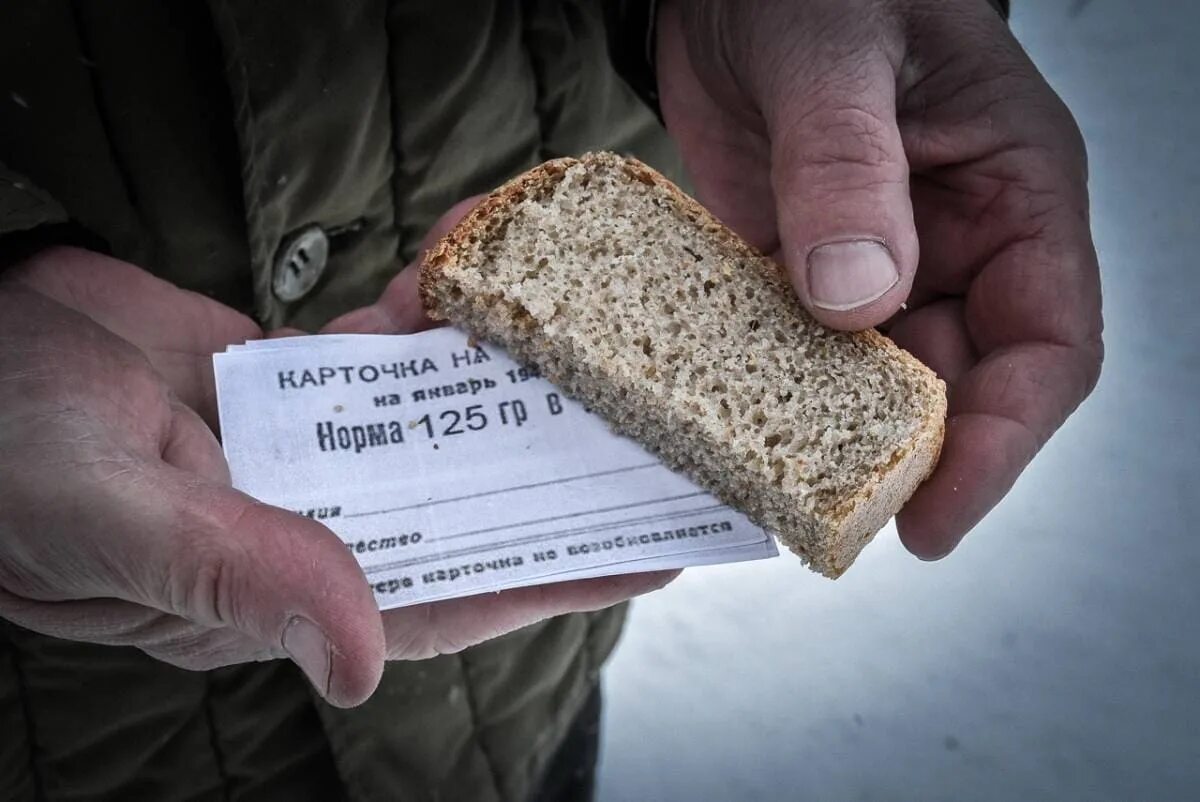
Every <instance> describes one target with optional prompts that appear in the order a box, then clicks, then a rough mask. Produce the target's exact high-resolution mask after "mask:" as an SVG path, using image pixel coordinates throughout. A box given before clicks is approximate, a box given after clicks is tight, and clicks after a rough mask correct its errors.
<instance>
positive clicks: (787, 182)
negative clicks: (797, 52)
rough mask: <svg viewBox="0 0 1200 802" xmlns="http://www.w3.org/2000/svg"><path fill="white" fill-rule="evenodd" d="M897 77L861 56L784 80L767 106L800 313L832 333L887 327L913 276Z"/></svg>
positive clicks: (782, 230) (783, 239)
mask: <svg viewBox="0 0 1200 802" xmlns="http://www.w3.org/2000/svg"><path fill="white" fill-rule="evenodd" d="M895 80H896V79H895V74H894V71H893V70H892V67H891V64H890V63H889V62H888V60H887V58H886V57H885V56H884V55H883V54H882V53H878V52H876V53H858V54H855V55H853V56H850V57H846V58H845V63H844V64H841V65H840V66H839V65H837V64H833V65H829V66H827V67H825V68H823V69H818V70H812V71H809V72H808V73H807V76H802V77H801V78H800V79H799V80H798V81H797V82H795V83H793V82H789V83H787V84H786V86H787V93H786V97H784V98H782V99H780V100H778V101H777V102H775V103H773V104H770V105H769V108H768V109H767V120H768V126H769V131H770V136H771V164H772V168H771V173H772V174H771V181H772V185H773V189H774V192H775V198H776V207H777V210H778V211H777V214H778V225H779V236H780V243H781V246H782V249H783V253H782V257H783V261H784V262H785V263H786V264H787V266H788V271H789V273H790V275H791V279H792V283H793V285H794V286H795V288H796V292H797V294H798V295H799V296H800V299H801V300H802V301H803V302H804V304H805V306H807V307H808V309H809V310H810V311H811V312H812V314H813V315H814V316H815V317H816V318H817V319H818V320H820V321H821V322H822V323H825V324H826V325H828V326H832V327H834V328H839V329H852V330H853V329H865V328H869V327H871V326H876V325H878V324H880V323H882V322H883V321H885V320H887V319H888V318H889V317H891V316H892V315H893V314H895V312H896V311H897V310H898V309H899V308H900V305H901V304H902V303H904V301H905V299H906V298H907V297H908V292H909V289H910V288H911V287H912V279H913V274H914V272H915V271H916V266H917V257H918V246H917V234H916V229H915V227H914V224H913V211H912V200H911V198H910V196H909V184H908V162H907V160H906V158H905V155H904V146H903V143H902V142H901V139H900V131H899V129H898V127H897V124H896V109H895V105H896V104H895Z"/></svg>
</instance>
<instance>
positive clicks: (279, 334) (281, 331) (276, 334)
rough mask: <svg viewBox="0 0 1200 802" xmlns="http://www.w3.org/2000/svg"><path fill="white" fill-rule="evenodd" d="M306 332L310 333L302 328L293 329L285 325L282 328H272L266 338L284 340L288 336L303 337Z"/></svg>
mask: <svg viewBox="0 0 1200 802" xmlns="http://www.w3.org/2000/svg"><path fill="white" fill-rule="evenodd" d="M306 334H308V332H307V331H303V330H301V329H293V328H291V327H289V326H284V327H282V328H278V329H272V330H271V331H270V332H268V333H267V337H266V339H268V340H282V339H285V338H287V337H303V336H304V335H306Z"/></svg>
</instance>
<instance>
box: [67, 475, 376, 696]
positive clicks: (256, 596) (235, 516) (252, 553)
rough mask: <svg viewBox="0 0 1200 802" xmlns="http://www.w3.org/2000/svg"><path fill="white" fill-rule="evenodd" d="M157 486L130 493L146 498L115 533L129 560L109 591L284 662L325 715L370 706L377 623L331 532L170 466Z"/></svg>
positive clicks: (353, 567)
mask: <svg viewBox="0 0 1200 802" xmlns="http://www.w3.org/2000/svg"><path fill="white" fill-rule="evenodd" d="M152 481H153V484H154V485H156V486H155V487H153V488H152V489H151V488H147V487H146V486H145V485H144V484H137V485H136V486H135V488H134V489H135V490H136V491H137V492H138V493H139V494H140V496H141V497H140V498H131V499H128V504H127V505H125V506H126V507H127V509H128V512H127V513H126V514H124V515H122V516H120V517H121V518H123V520H118V521H114V522H113V523H114V525H115V526H116V527H120V529H118V531H119V532H121V534H122V535H123V537H122V538H121V542H119V543H118V544H114V545H115V546H116V550H117V551H118V552H120V553H122V554H125V555H129V557H130V559H129V560H128V561H127V562H124V566H123V568H120V569H119V573H121V574H124V576H125V578H124V581H118V582H116V583H114V584H115V586H116V588H117V589H120V590H121V592H120V593H119V596H121V597H124V598H125V599H126V600H128V601H133V602H137V603H140V604H143V605H146V606H150V607H154V608H157V609H160V610H163V611H164V612H167V613H171V614H173V615H176V616H179V617H181V618H184V619H186V620H188V621H192V622H194V623H196V624H199V625H201V626H205V627H210V628H214V629H219V628H228V629H232V630H235V631H237V632H240V633H242V634H243V635H245V636H247V637H248V638H249V639H250V640H251V641H253V642H256V643H258V644H261V645H262V647H263V649H264V651H272V652H275V653H279V652H281V651H282V652H283V653H286V654H287V656H288V657H290V658H291V659H292V660H293V661H294V662H295V663H296V664H297V665H298V666H299V667H300V668H301V669H302V670H303V671H304V673H305V675H306V676H307V677H308V679H309V680H310V681H311V682H312V684H313V686H314V687H315V688H316V689H317V691H318V692H319V693H320V694H321V696H322V697H324V698H325V699H326V700H327V701H329V702H330V703H331V704H334V705H337V706H340V707H348V706H353V705H356V704H359V703H360V702H362V701H364V700H365V699H366V698H367V697H368V696H370V695H371V693H372V692H373V691H374V690H375V686H376V685H377V684H378V682H379V679H380V676H381V675H382V672H383V660H384V654H385V647H384V637H383V623H382V619H381V617H380V614H379V610H378V607H377V605H376V604H375V600H374V598H373V596H372V593H371V589H370V587H369V585H368V583H367V582H366V580H365V579H364V578H363V575H362V571H361V569H360V568H359V567H358V564H357V563H356V562H355V561H354V558H353V556H352V555H351V554H350V552H349V550H347V549H346V547H345V546H344V545H343V544H342V542H341V541H340V540H338V538H337V537H336V536H335V535H334V534H333V533H332V532H330V531H329V530H328V529H327V528H326V527H324V526H322V525H321V524H320V523H318V522H316V521H314V520H311V519H308V518H305V517H302V516H300V515H296V514H294V513H290V512H287V511H286V510H282V509H279V508H277V507H272V506H269V505H266V504H262V503H260V502H257V501H255V500H254V499H252V498H250V497H249V496H246V495H245V494H243V493H240V492H238V491H236V490H233V489H232V488H229V487H227V486H221V485H219V484H210V483H208V482H204V481H196V479H195V477H194V476H193V475H191V474H187V473H184V472H182V471H176V470H174V469H173V468H170V467H168V466H163V468H162V469H161V470H160V471H158V472H157V476H156V477H155V479H154V480H152ZM147 490H149V491H150V492H149V493H147ZM148 496H149V497H151V498H154V499H156V500H157V502H159V503H149V504H148V503H146V500H145V499H146V498H147V497H148ZM162 502H165V503H162ZM126 589H127V590H126ZM95 593H96V591H93V594H89V595H95ZM110 593H111V592H110Z"/></svg>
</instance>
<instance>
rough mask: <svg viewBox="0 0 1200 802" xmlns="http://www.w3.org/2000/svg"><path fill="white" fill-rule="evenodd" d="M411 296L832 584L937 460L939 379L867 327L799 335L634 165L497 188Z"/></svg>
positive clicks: (721, 247)
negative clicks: (544, 381) (524, 367)
mask: <svg viewBox="0 0 1200 802" xmlns="http://www.w3.org/2000/svg"><path fill="white" fill-rule="evenodd" d="M421 297H422V301H423V303H424V304H425V306H426V308H427V310H428V311H429V313H430V315H431V316H433V317H434V318H435V319H448V320H451V321H453V322H454V323H455V324H458V325H460V326H461V327H463V328H465V329H467V330H468V331H470V332H471V333H472V334H474V335H475V336H478V337H479V338H481V339H483V340H486V341H490V342H495V343H499V344H500V345H502V346H504V347H505V348H506V349H508V351H509V352H510V353H511V354H512V355H513V356H514V357H515V358H516V359H519V360H523V361H525V362H526V363H529V364H533V365H536V366H537V367H538V368H539V369H540V370H541V371H542V372H543V374H544V375H545V376H546V377H547V378H548V379H550V380H551V381H553V382H554V383H555V384H557V385H558V386H559V387H561V388H562V389H564V390H565V391H566V392H567V393H569V394H571V395H572V396H574V397H575V398H577V399H579V400H580V401H582V402H583V403H585V404H586V405H587V406H589V407H590V408H591V409H593V410H595V411H596V412H597V413H599V414H600V415H601V416H603V417H604V418H605V419H606V420H607V421H608V422H609V424H610V425H611V426H612V427H613V428H614V429H615V430H616V431H618V432H620V433H622V434H626V435H628V436H630V437H632V438H634V439H635V440H637V441H639V442H640V443H642V445H644V446H645V447H647V448H648V449H650V450H651V451H653V452H654V453H655V454H657V455H658V456H659V457H660V458H662V459H663V461H664V462H666V463H667V464H669V465H671V466H672V467H674V468H676V469H678V470H680V471H682V472H683V473H685V474H687V475H688V476H690V477H691V478H692V479H693V481H695V482H696V483H698V484H700V485H701V486H703V487H705V488H707V489H708V490H710V491H711V492H712V493H714V494H715V495H716V496H717V497H719V498H720V499H721V500H722V501H724V502H725V503H727V504H729V505H731V506H733V507H735V508H737V509H739V510H742V511H743V512H745V513H746V514H747V515H748V516H749V517H750V518H751V519H752V520H754V521H755V522H757V523H758V524H759V525H761V526H762V527H764V528H765V529H767V530H768V531H770V532H772V533H774V534H775V535H776V536H777V537H778V538H779V539H780V540H781V541H782V542H783V543H784V544H786V545H787V546H788V547H789V548H791V549H792V551H794V552H796V553H797V554H799V555H800V557H801V558H803V559H804V561H805V562H807V563H808V564H809V565H810V566H811V567H812V568H813V569H815V570H817V571H819V572H821V573H822V574H825V575H826V576H829V577H837V576H839V575H840V574H841V573H842V572H843V571H845V570H846V569H847V568H848V567H849V566H850V564H851V563H852V562H853V561H854V558H855V557H856V556H858V553H859V552H860V551H861V550H862V548H863V547H864V546H865V545H866V544H867V543H868V542H869V541H870V539H871V538H872V537H873V536H874V534H875V533H876V532H877V531H878V530H879V529H881V528H882V527H883V526H884V524H886V523H887V521H888V520H889V519H890V518H891V517H892V516H893V515H894V514H895V513H896V511H897V510H898V509H899V508H900V507H901V506H902V505H903V504H904V502H905V501H907V500H908V498H909V496H911V495H912V493H913V491H914V490H915V489H916V488H917V486H918V485H919V484H920V483H921V482H922V481H923V480H924V479H925V478H926V477H927V476H928V474H929V472H930V471H931V470H932V469H933V466H934V464H935V463H936V462H937V458H938V454H939V451H940V449H941V443H942V434H943V429H944V419H945V414H946V394H945V385H944V384H943V383H942V382H941V380H939V379H938V378H937V377H936V376H935V375H934V374H933V373H932V372H931V371H930V370H929V369H928V368H926V367H925V366H924V365H922V364H921V363H920V362H918V361H917V360H916V359H914V358H913V357H912V356H910V355H909V354H907V353H906V352H905V351H903V350H901V349H900V348H899V347H897V346H896V345H894V344H893V343H892V342H891V341H890V340H888V339H887V338H886V337H884V336H882V335H880V334H878V333H876V332H874V331H867V332H863V333H859V334H847V333H844V332H837V331H833V330H831V329H827V328H825V327H823V326H821V325H820V324H818V323H817V322H815V321H814V320H813V319H812V318H811V317H810V316H809V314H808V312H807V311H806V310H805V309H804V308H803V307H802V306H801V304H800V303H799V301H797V299H796V297H795V294H794V292H793V291H792V288H791V286H790V285H789V283H788V281H787V278H786V276H784V275H783V273H782V271H781V270H780V268H779V267H778V265H776V263H774V262H773V261H771V260H769V259H767V258H766V257H764V256H763V255H762V254H760V253H759V252H757V251H755V250H754V249H753V248H751V247H750V246H749V245H747V244H746V243H744V242H743V241H742V240H741V239H739V238H738V237H737V236H736V235H735V234H734V233H733V232H731V231H730V230H729V229H727V228H726V227H725V226H724V225H722V224H721V223H719V222H718V221H717V220H716V219H715V218H714V217H713V216H712V215H711V214H709V213H708V212H707V211H705V210H704V209H703V208H701V207H700V205H699V204H697V203H696V202H695V201H693V200H692V199H690V198H688V197H687V196H686V195H684V194H683V193H682V192H681V191H680V190H679V189H678V188H677V187H675V186H674V185H673V184H672V183H670V182H669V181H668V180H667V179H665V178H663V177H662V176H661V175H659V174H658V173H657V172H655V171H654V170H652V169H650V168H649V167H647V166H646V165H644V164H642V163H640V162H638V161H635V160H632V159H625V158H621V157H619V156H615V155H612V154H608V153H599V154H589V155H586V156H584V157H583V158H582V159H579V160H575V159H559V160H556V161H551V162H548V163H546V164H543V165H541V166H540V167H537V168H535V169H533V170H531V171H530V172H528V173H526V174H524V175H522V176H520V177H518V178H516V179H514V180H513V181H511V182H509V183H508V184H506V185H505V186H503V187H501V188H500V189H499V190H497V191H496V192H495V193H493V194H492V195H491V196H489V197H488V198H487V199H486V200H484V201H483V202H482V203H480V204H479V205H478V206H477V207H476V208H475V209H474V210H473V211H472V212H471V213H470V214H468V215H467V216H466V217H465V218H464V219H463V220H462V222H461V223H459V225H458V226H457V227H456V228H455V229H454V230H453V231H451V232H450V233H449V234H448V235H447V236H446V237H445V238H443V239H442V241H441V242H440V243H439V244H438V245H437V246H436V247H434V248H433V249H432V250H431V251H430V252H429V253H428V255H427V256H426V258H425V261H424V263H423V265H422V268H421Z"/></svg>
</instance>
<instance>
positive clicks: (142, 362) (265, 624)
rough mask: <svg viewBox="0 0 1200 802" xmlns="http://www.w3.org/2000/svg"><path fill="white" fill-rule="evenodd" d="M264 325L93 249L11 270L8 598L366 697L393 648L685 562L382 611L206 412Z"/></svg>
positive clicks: (23, 619)
mask: <svg viewBox="0 0 1200 802" xmlns="http://www.w3.org/2000/svg"><path fill="white" fill-rule="evenodd" d="M360 317H361V316H360ZM351 322H353V321H351ZM260 336H262V333H261V332H260V331H259V329H258V327H257V326H256V325H255V324H254V323H253V322H252V321H250V320H249V319H248V318H245V317H243V316H242V315H240V314H238V313H237V312H235V311H233V310H231V309H229V308H227V307H224V306H222V305H220V304H218V303H216V302H214V301H212V300H210V299H208V298H205V297H204V296H201V295H197V294H194V293H190V292H185V291H183V290H180V289H177V288H176V287H173V286H171V285H169V284H167V283H165V282H163V281H160V280H158V279H156V278H154V277H152V276H151V275H149V274H148V273H145V272H144V271H142V270H140V269H138V268H136V267H134V266H132V265H129V264H126V263H123V262H119V261H117V260H114V259H110V258H108V257H105V256H100V255H97V254H94V253H90V252H87V251H80V250H75V249H67V248H59V249H52V250H48V251H45V252H43V253H41V254H39V255H38V256H36V257H34V258H33V259H31V260H29V261H28V262H26V263H24V264H21V265H18V266H16V267H14V268H12V269H11V270H10V271H9V272H7V273H6V274H5V277H4V281H3V282H0V410H2V411H3V412H2V414H0V616H3V617H4V618H7V619H9V620H10V621H13V622H15V623H17V624H19V625H21V626H24V627H27V628H29V629H32V630H35V631H38V632H43V633H45V634H49V635H54V636H56V637H62V638H69V639H74V640H84V641H92V642H97V643H110V644H126V645H132V646H136V647H138V648H140V649H142V650H143V651H145V652H146V653H148V654H150V655H152V656H154V657H157V658H159V659H162V660H164V661H166V662H168V663H172V664H175V665H179V666H183V667H186V668H192V669H205V668H213V667H217V666H221V665H228V664H231V663H237V662H245V661H249V660H262V659H269V658H273V657H281V656H291V657H292V658H293V659H295V661H296V662H297V663H298V664H299V665H300V667H301V668H302V669H304V671H305V672H306V674H307V675H308V676H309V678H310V679H311V680H312V681H313V683H314V685H315V686H316V687H317V689H318V690H319V691H321V692H322V694H323V695H325V697H326V698H327V699H329V701H331V702H332V703H334V704H339V705H353V704H357V703H359V702H361V701H362V700H364V699H366V698H367V696H369V695H370V693H371V691H372V690H373V689H374V688H375V685H376V684H377V683H378V681H379V676H380V673H381V672H382V669H383V661H384V660H385V659H415V658H420V657H429V656H432V655H434V654H439V653H445V652H453V651H457V650H459V649H463V648H465V647H467V646H470V645H472V644H474V643H478V642H480V641H483V640H486V639H488V638H492V637H496V636H497V635H500V634H502V633H505V632H508V631H511V630H513V629H516V628H518V627H521V626H524V625H526V624H529V623H533V622H535V621H539V620H541V619H544V618H546V617H549V616H551V615H556V614H559V613H563V612H568V611H573V610H591V609H598V608H601V607H606V606H609V605H612V604H615V603H617V602H618V601H621V600H624V599H626V598H629V597H631V596H634V595H637V594H639V593H643V592H646V591H648V590H652V589H654V588H657V587H660V586H661V585H663V584H665V582H667V581H668V580H669V579H670V578H671V576H672V575H671V574H663V573H657V574H645V575H634V576H628V577H620V578H613V579H599V580H588V581H581V582H571V583H561V584H557V585H548V586H544V587H538V588H527V589H521V590H515V591H509V592H505V593H500V594H492V595H485V596H478V597H472V598H466V599H459V600H454V601H449V602H442V603H438V604H432V605H422V606H417V607H411V608H405V609H402V610H396V611H389V612H387V613H384V614H383V615H382V616H381V615H380V613H379V611H378V609H377V608H376V606H375V602H374V600H373V598H372V596H371V593H370V590H369V588H368V585H367V583H366V581H365V580H364V578H363V575H362V572H361V570H360V569H359V568H358V565H357V563H355V561H354V558H353V557H352V556H351V555H350V553H349V552H348V551H347V550H346V548H345V546H344V545H343V544H342V543H341V541H340V540H339V539H338V538H337V537H336V536H335V535H334V534H333V533H332V532H330V531H329V530H328V529H327V528H325V527H324V526H322V525H321V524H320V523H318V522H316V521H313V520H310V519H307V518H303V517H301V516H298V515H295V514H293V513H290V512H287V511H285V510H281V509H278V508H275V507H270V506H267V505H265V504H262V503H259V502H257V501H255V500H254V499H251V498H249V497H248V496H246V495H244V494H242V493H239V492H237V491H236V490H234V489H232V488H231V487H230V485H229V469H228V466H227V465H226V463H225V460H224V457H223V455H222V453H221V448H220V445H219V444H218V442H217V439H216V437H215V436H214V435H213V430H212V428H210V427H211V425H212V424H213V423H214V422H215V398H214V395H213V380H212V362H211V359H212V354H213V353H214V352H216V351H220V350H223V349H224V348H225V346H226V345H228V344H230V343H234V342H243V341H245V340H247V339H253V338H256V337H260Z"/></svg>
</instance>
